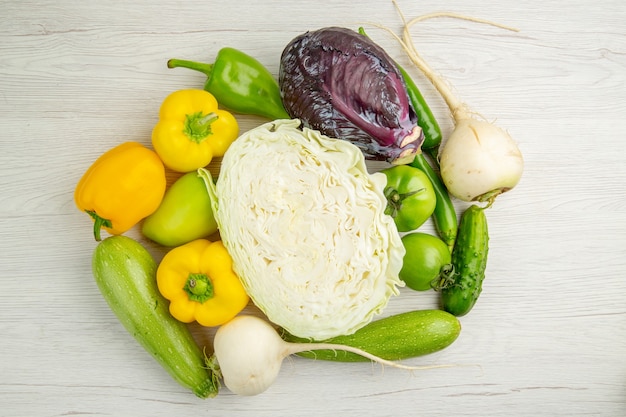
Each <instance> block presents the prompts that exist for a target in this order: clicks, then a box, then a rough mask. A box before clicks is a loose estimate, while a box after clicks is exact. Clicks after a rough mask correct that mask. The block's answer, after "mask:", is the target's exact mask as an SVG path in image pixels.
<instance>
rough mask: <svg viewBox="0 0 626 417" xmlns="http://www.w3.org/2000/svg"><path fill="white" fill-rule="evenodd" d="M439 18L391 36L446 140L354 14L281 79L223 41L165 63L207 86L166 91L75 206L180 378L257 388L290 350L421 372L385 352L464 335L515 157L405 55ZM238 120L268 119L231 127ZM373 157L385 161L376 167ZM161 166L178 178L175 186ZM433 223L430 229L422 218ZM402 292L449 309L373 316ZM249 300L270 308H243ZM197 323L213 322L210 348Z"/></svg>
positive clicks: (310, 40) (295, 47) (101, 282)
mask: <svg viewBox="0 0 626 417" xmlns="http://www.w3.org/2000/svg"><path fill="white" fill-rule="evenodd" d="M441 15H442V14H437V15H428V16H426V17H422V18H418V19H414V20H412V21H409V22H407V21H405V20H404V18H403V22H404V32H403V37H402V38H401V37H399V36H397V35H395V34H394V36H396V38H397V39H398V40H399V41H400V43H401V44H402V46H403V48H404V49H405V50H406V51H407V54H408V55H409V57H410V58H411V60H412V62H414V63H415V65H416V66H417V67H418V68H419V69H421V70H422V71H423V72H424V73H425V75H426V76H427V77H428V78H429V79H430V80H431V81H432V82H433V84H435V86H436V87H437V88H438V89H439V91H440V92H441V94H442V96H443V98H444V100H445V101H446V102H447V103H448V105H449V107H450V111H451V116H452V118H453V120H454V122H455V130H454V132H453V133H452V135H450V136H449V137H448V138H443V135H442V134H441V129H440V128H439V125H438V123H437V120H436V119H435V117H434V115H433V113H432V111H431V110H430V108H429V107H428V104H427V103H426V101H425V100H424V97H423V96H422V94H421V93H420V91H419V88H418V87H417V85H416V83H415V82H414V81H413V80H412V79H411V77H410V75H409V73H408V72H407V71H406V70H405V69H403V68H401V67H400V66H399V65H398V64H397V63H396V62H395V61H394V60H392V58H391V57H390V56H389V55H388V54H387V53H386V52H385V51H384V50H383V49H382V48H381V47H380V46H378V45H377V44H376V43H374V41H372V40H371V39H370V38H369V37H368V36H367V35H366V34H365V31H364V30H363V28H360V29H359V30H358V31H353V30H351V29H347V28H339V27H328V28H321V29H318V30H315V31H310V32H306V33H304V34H302V35H299V36H297V37H296V38H294V39H293V40H292V41H291V42H289V43H288V44H287V45H286V47H285V49H284V51H283V53H282V54H281V57H280V70H279V75H278V79H275V78H274V77H273V76H272V74H271V73H270V72H269V71H268V70H267V69H266V68H265V67H264V66H263V65H262V64H261V63H260V62H259V61H257V60H256V59H255V58H253V57H251V56H249V55H247V54H246V53H244V52H242V51H239V50H236V49H233V48H222V49H221V50H220V51H219V52H218V55H217V57H216V59H215V61H214V63H213V64H204V63H200V62H194V61H187V60H181V59H171V60H169V61H168V63H167V64H168V67H170V68H176V67H186V68H190V69H192V70H197V71H201V72H203V73H205V74H206V75H207V77H208V78H207V81H206V83H205V84H204V87H203V89H193V88H192V89H185V90H180V91H175V92H172V93H171V94H169V95H167V96H166V98H165V99H164V101H163V103H162V105H161V107H160V109H159V112H158V121H157V122H156V123H155V126H154V129H153V132H152V138H151V139H152V146H153V148H154V151H153V150H150V149H148V148H147V147H145V146H144V145H142V144H140V143H138V142H127V143H123V144H120V145H118V146H116V147H114V148H112V149H111V150H109V151H107V152H105V153H104V154H103V155H102V156H100V157H99V158H98V159H97V160H96V161H95V162H94V163H93V164H92V166H91V167H89V168H88V170H87V171H86V172H85V174H84V175H83V177H82V178H81V180H80V181H79V182H78V184H77V186H76V190H75V202H76V205H77V207H78V208H79V209H80V210H81V211H83V212H85V213H86V214H88V215H89V216H90V217H91V218H92V220H93V233H94V238H95V239H96V241H98V242H99V243H98V244H97V246H96V249H95V251H94V255H93V261H92V264H93V274H94V277H95V280H96V283H97V285H98V288H99V289H100V291H101V293H102V295H103V297H104V299H105V300H106V302H107V303H108V305H109V306H110V308H111V310H112V312H113V313H114V314H115V315H116V316H117V318H118V319H119V320H120V322H121V323H122V324H123V326H124V328H125V329H126V330H127V331H128V332H129V333H130V334H131V335H132V336H133V337H134V338H135V339H136V340H137V342H138V343H139V345H141V346H142V347H143V348H144V349H145V350H146V351H148V352H149V353H150V354H151V355H152V356H153V357H154V358H155V360H156V361H157V362H158V363H160V364H161V366H162V367H163V368H164V369H165V370H166V371H167V372H168V373H169V374H170V375H171V377H172V378H173V379H174V380H175V381H177V382H178V383H179V384H180V385H181V386H183V387H185V388H187V389H189V390H191V391H192V392H193V393H194V394H195V395H197V396H198V397H200V398H207V397H213V396H215V395H217V393H218V391H219V386H220V380H223V382H224V384H225V385H226V387H227V388H228V389H229V390H230V391H231V392H233V393H235V394H241V395H256V394H260V393H262V392H264V391H265V390H267V389H268V388H269V387H270V386H271V384H272V383H273V382H274V381H275V379H276V378H277V377H278V375H279V372H280V368H281V364H282V361H283V360H284V358H286V357H287V356H290V355H293V354H297V355H298V356H300V357H303V358H314V359H318V360H328V361H344V362H359V361H375V362H377V363H380V364H381V365H385V366H391V367H395V368H401V369H409V370H417V369H425V368H429V367H428V366H426V367H424V366H421V367H420V366H409V365H405V364H402V363H398V362H397V361H401V360H405V359H409V358H414V357H419V356H423V355H428V354H431V353H433V352H436V351H440V350H442V349H445V348H447V347H448V346H450V345H451V344H452V343H453V342H454V341H455V340H456V339H457V338H458V337H459V335H460V332H461V322H460V319H459V317H462V316H464V315H466V314H468V313H469V312H470V311H471V310H472V308H473V307H474V306H475V304H476V302H477V300H478V298H479V296H480V293H481V290H482V286H483V281H484V278H485V273H486V268H487V254H488V250H489V245H488V242H489V235H488V228H487V217H486V214H485V212H486V210H487V209H488V208H490V207H492V205H493V204H494V202H495V198H496V197H497V196H499V195H501V194H502V193H504V192H506V191H509V190H510V189H512V188H513V187H515V185H516V184H517V183H518V181H519V178H520V176H521V172H522V168H523V162H522V157H521V153H520V152H519V149H517V146H516V145H515V143H514V142H513V141H512V139H511V138H510V136H508V134H506V133H505V132H504V131H503V130H502V129H500V128H496V127H495V126H493V125H492V124H490V123H487V122H485V121H482V120H479V119H478V118H477V117H476V116H474V115H473V114H472V113H471V112H470V111H469V110H468V109H467V108H466V106H465V105H463V104H462V103H460V102H459V101H458V100H457V99H456V98H454V97H453V96H452V95H451V94H450V90H449V88H447V87H446V86H445V84H444V83H443V82H442V81H441V79H440V78H439V77H437V76H435V75H434V74H433V72H432V70H430V68H428V67H427V66H426V64H425V62H424V61H423V60H422V59H421V57H420V56H419V55H418V54H417V51H416V50H415V48H414V46H413V44H412V41H411V36H410V33H409V29H410V27H411V26H412V25H413V24H414V23H415V22H417V21H420V20H423V19H424V18H429V17H435V16H441ZM446 16H447V14H446ZM454 17H458V16H456V15H454ZM461 18H463V17H461ZM239 115H255V116H259V117H262V118H265V119H268V120H267V121H265V122H264V123H262V124H260V125H258V126H257V127H254V128H252V129H250V130H248V131H246V132H243V133H240V132H239V125H238V121H237V117H239ZM214 158H217V161H215V160H214ZM367 160H378V161H386V162H387V163H389V166H388V167H386V168H384V169H381V170H380V172H369V171H368V167H367V165H366V161H367ZM209 164H218V168H219V173H218V174H217V175H215V178H214V177H213V176H212V175H211V173H210V171H209V170H208V169H207V167H208V165H209ZM168 174H170V175H177V178H175V179H174V181H173V182H172V183H171V185H169V187H168V186H167V176H168ZM463 205H465V207H464V208H462V209H461V216H460V221H459V220H457V210H458V208H457V207H458V206H463ZM429 219H430V220H432V222H433V225H434V226H435V230H436V234H431V233H427V232H425V231H423V230H421V228H422V226H423V225H424V224H425V223H426V222H427V221H428V220H429ZM140 223H141V224H140ZM134 226H139V228H140V231H141V233H142V235H143V237H145V238H147V239H149V240H151V241H152V242H154V243H156V244H158V245H160V246H161V247H162V248H164V249H165V251H166V253H165V255H164V256H163V258H162V259H161V260H160V261H158V262H157V261H155V259H154V258H153V257H152V255H151V254H150V253H149V252H148V251H147V250H146V248H144V246H143V245H142V244H141V243H140V242H139V241H138V240H135V239H132V238H130V237H127V236H122V235H123V234H124V233H126V232H127V231H129V230H130V229H131V228H133V227H134ZM101 229H105V231H106V232H108V233H109V234H110V235H111V236H109V237H107V238H105V239H104V240H102V239H101ZM405 286H406V287H408V288H407V290H415V291H420V292H426V291H432V290H434V291H436V292H438V296H439V298H440V300H441V308H440V309H430V310H420V309H415V310H413V311H407V312H404V313H400V314H396V315H392V316H387V317H384V318H379V317H378V316H380V315H381V314H382V313H383V312H384V310H385V308H386V306H387V305H388V303H389V302H390V300H391V299H392V298H393V297H394V296H396V295H398V294H399V293H400V292H401V291H402V290H401V289H402V287H405ZM250 304H253V305H254V306H255V307H256V308H258V309H259V310H260V313H261V314H262V316H263V317H255V316H251V315H248V314H246V313H245V312H244V311H245V308H246V307H247V306H248V305H250ZM192 322H196V323H198V324H199V325H200V326H204V327H211V328H217V330H216V332H215V337H214V341H213V350H214V352H213V353H211V352H210V351H207V348H206V347H203V348H202V349H201V347H200V346H199V344H198V343H197V342H196V340H195V339H194V338H193V336H192V334H191V332H190V330H189V328H188V327H187V323H192ZM443 366H446V365H439V366H434V367H443ZM431 367H432V366H431Z"/></svg>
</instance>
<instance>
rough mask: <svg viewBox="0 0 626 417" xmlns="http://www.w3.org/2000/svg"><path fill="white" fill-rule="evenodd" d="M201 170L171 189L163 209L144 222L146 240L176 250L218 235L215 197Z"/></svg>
mask: <svg viewBox="0 0 626 417" xmlns="http://www.w3.org/2000/svg"><path fill="white" fill-rule="evenodd" d="M201 169H202V168H200V170H201ZM200 170H198V171H197V172H196V171H192V172H188V173H186V174H184V175H183V176H181V177H180V178H178V179H177V180H176V181H175V182H174V183H173V184H172V185H171V186H170V188H169V189H168V190H167V191H166V192H165V195H164V196H163V201H162V202H161V205H160V206H159V207H158V208H157V210H156V211H155V212H154V213H152V214H151V215H149V216H148V217H146V219H145V220H144V221H143V224H142V228H141V231H142V233H143V234H144V236H146V237H147V238H148V239H151V240H153V241H155V242H156V243H159V244H161V245H163V246H170V247H173V246H180V245H183V244H185V243H188V242H191V241H192V240H195V239H200V238H204V237H207V236H210V235H212V234H213V233H215V232H217V222H216V221H215V216H214V215H213V209H212V205H211V197H210V196H209V193H208V192H207V186H206V183H205V176H203V175H201V173H200Z"/></svg>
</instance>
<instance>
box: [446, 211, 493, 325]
mask: <svg viewBox="0 0 626 417" xmlns="http://www.w3.org/2000/svg"><path fill="white" fill-rule="evenodd" d="M484 210H485V208H483V207H479V206H477V205H475V204H474V205H471V206H470V207H469V208H467V209H466V210H465V211H464V212H463V215H462V216H461V221H460V222H459V229H458V233H457V237H456V242H455V244H454V248H453V249H452V263H451V264H452V272H451V275H450V277H449V278H448V279H447V280H446V281H447V282H444V283H443V285H442V286H441V287H440V290H441V303H442V307H443V309H444V310H445V311H447V312H449V313H451V314H454V315H455V316H459V317H460V316H464V315H466V314H467V313H469V312H470V310H471V309H472V308H473V307H474V304H476V301H477V300H478V297H479V296H480V293H481V292H482V288H483V281H484V279H485V269H486V268H487V254H488V252H489V231H488V228H487V217H486V216H485V213H484Z"/></svg>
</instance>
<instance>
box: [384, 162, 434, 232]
mask: <svg viewBox="0 0 626 417" xmlns="http://www.w3.org/2000/svg"><path fill="white" fill-rule="evenodd" d="M381 172H382V173H383V174H385V176H386V177H387V185H386V186H385V189H384V194H385V197H387V207H386V209H385V214H388V215H390V216H391V217H393V220H394V222H395V224H396V227H397V228H398V231H399V232H409V231H411V230H415V229H417V228H418V227H420V226H421V225H422V224H424V222H425V221H426V220H427V219H428V218H429V217H430V216H431V215H432V214H433V211H434V210H435V205H436V202H437V197H436V195H435V191H434V189H433V185H432V183H431V182H430V180H429V179H428V177H427V176H426V174H424V173H423V172H422V171H421V170H420V169H418V168H415V167H412V166H409V165H396V166H393V167H391V168H387V169H384V170H382V171H381Z"/></svg>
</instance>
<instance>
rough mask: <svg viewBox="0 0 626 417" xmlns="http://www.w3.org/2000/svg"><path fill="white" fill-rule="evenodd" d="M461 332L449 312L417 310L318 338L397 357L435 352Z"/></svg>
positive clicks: (327, 356) (350, 357)
mask: <svg viewBox="0 0 626 417" xmlns="http://www.w3.org/2000/svg"><path fill="white" fill-rule="evenodd" d="M460 332H461V323H460V322H459V320H458V319H457V318H456V317H454V316H453V315H452V314H450V313H446V312H445V311H442V310H416V311H409V312H406V313H400V314H396V315H393V316H389V317H386V318H383V319H379V320H376V321H373V322H371V323H369V324H367V325H366V326H364V327H362V328H360V329H359V330H357V331H356V332H355V333H353V334H351V335H346V336H336V337H333V338H330V339H326V340H323V341H321V342H323V343H337V344H341V345H347V346H353V347H357V348H359V349H362V350H364V351H366V352H368V353H371V354H373V355H376V356H378V357H380V358H383V359H387V360H392V361H397V360H401V359H407V358H412V357H415V356H422V355H427V354H429V353H433V352H437V351H439V350H441V349H443V348H445V347H447V346H449V345H450V344H452V342H454V341H455V340H456V338H457V337H458V336H459V333H460ZM281 337H282V338H283V339H284V340H285V341H287V342H294V343H306V342H311V340H309V339H304V338H300V337H296V336H293V335H292V334H290V333H288V332H286V331H284V330H282V331H281ZM298 355H299V356H302V357H306V358H311V359H322V360H327V361H337V362H365V361H369V359H367V358H364V357H363V356H360V355H357V354H355V353H351V352H345V351H339V350H315V351H311V350H309V351H305V352H300V353H298Z"/></svg>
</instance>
